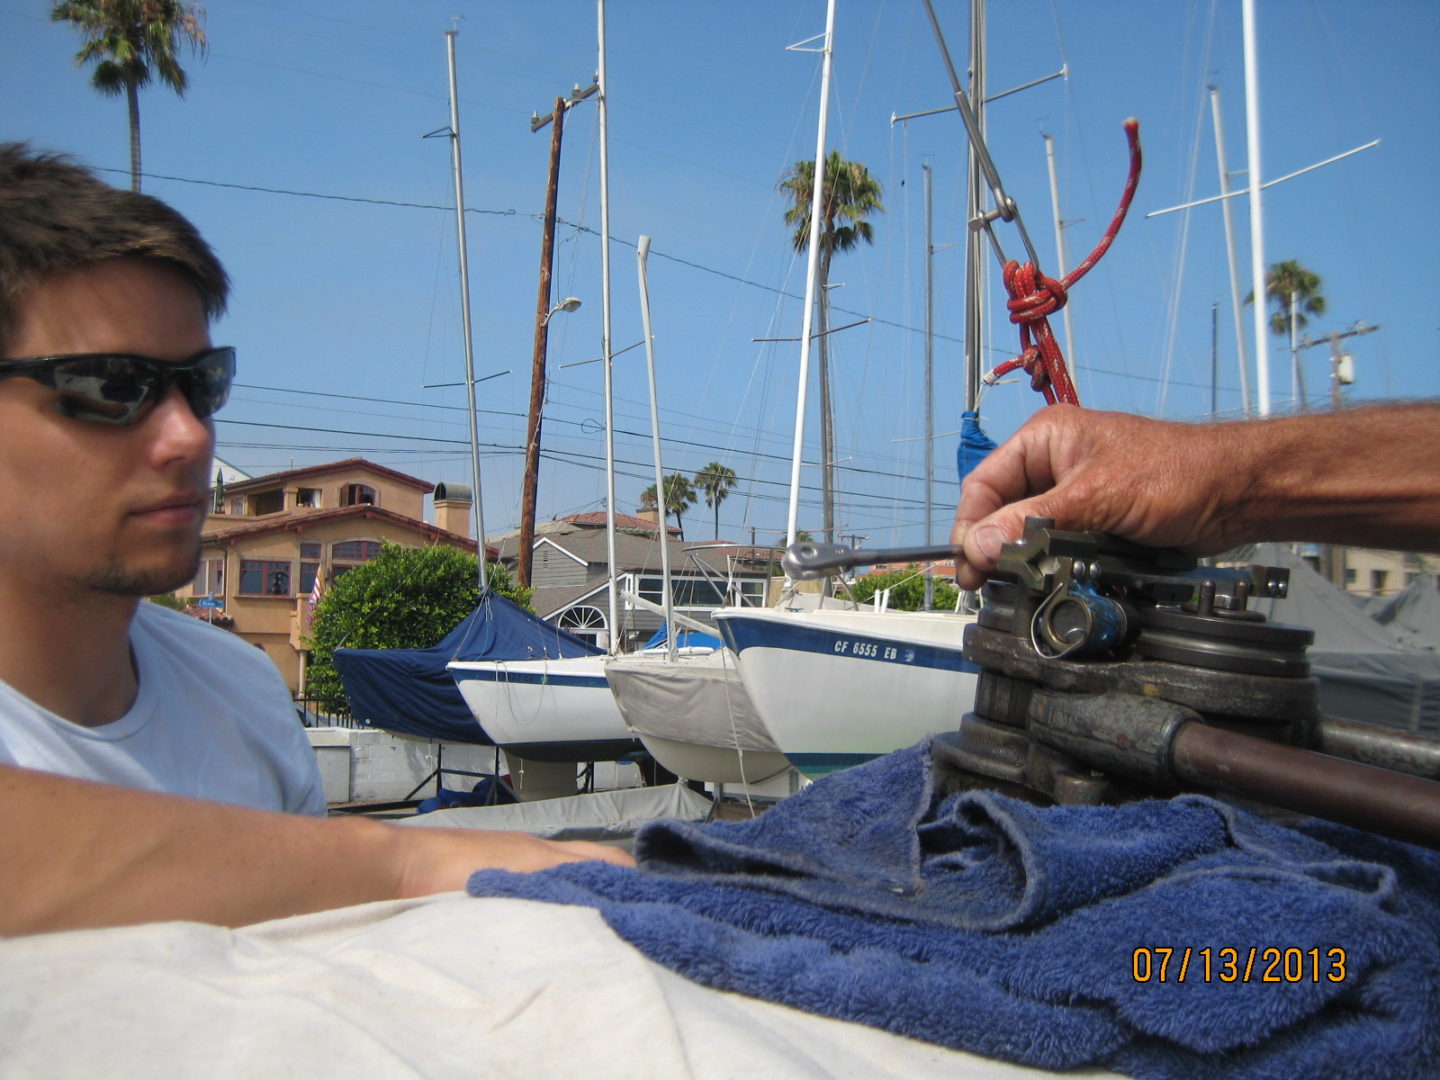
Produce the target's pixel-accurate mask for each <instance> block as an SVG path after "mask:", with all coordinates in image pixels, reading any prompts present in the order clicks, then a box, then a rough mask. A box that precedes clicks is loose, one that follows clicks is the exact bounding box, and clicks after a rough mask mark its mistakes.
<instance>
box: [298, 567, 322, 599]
mask: <svg viewBox="0 0 1440 1080" xmlns="http://www.w3.org/2000/svg"><path fill="white" fill-rule="evenodd" d="M318 573H320V564H319V563H318V562H302V563H301V564H300V595H301V596H309V595H310V593H311V591H312V590H313V589H314V588H315V575H316V574H318Z"/></svg>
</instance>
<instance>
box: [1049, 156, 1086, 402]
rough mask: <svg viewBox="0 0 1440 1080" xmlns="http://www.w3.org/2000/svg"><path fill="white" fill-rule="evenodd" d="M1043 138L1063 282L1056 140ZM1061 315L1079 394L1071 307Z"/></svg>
mask: <svg viewBox="0 0 1440 1080" xmlns="http://www.w3.org/2000/svg"><path fill="white" fill-rule="evenodd" d="M1041 137H1042V138H1043V139H1044V140H1045V166H1046V170H1047V171H1048V172H1049V174H1050V212H1051V214H1052V215H1053V216H1054V218H1055V258H1056V260H1057V262H1056V266H1055V276H1056V277H1057V278H1061V279H1062V280H1063V279H1064V277H1065V272H1066V268H1067V267H1068V266H1069V264H1070V256H1069V252H1067V251H1066V249H1065V222H1064V219H1063V218H1061V217H1060V184H1059V182H1058V181H1057V180H1056V178H1055V139H1054V138H1053V137H1052V136H1050V135H1048V134H1045V133H1043V132H1042V133H1041ZM1060 314H1061V317H1062V318H1063V319H1064V322H1065V352H1066V354H1067V355H1066V357H1065V359H1066V360H1067V361H1068V362H1069V364H1070V383H1071V385H1073V386H1074V387H1075V392H1076V393H1077V394H1078V393H1079V392H1080V384H1079V383H1078V382H1076V381H1075V376H1076V375H1077V374H1078V373H1079V370H1080V367H1079V365H1078V364H1077V363H1076V362H1075V328H1074V327H1073V326H1071V324H1070V305H1069V304H1066V305H1065V306H1064V307H1063V308H1061V309H1060Z"/></svg>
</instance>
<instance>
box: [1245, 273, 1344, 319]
mask: <svg viewBox="0 0 1440 1080" xmlns="http://www.w3.org/2000/svg"><path fill="white" fill-rule="evenodd" d="M1322 284H1323V282H1322V281H1321V279H1320V275H1319V274H1316V273H1314V272H1313V271H1310V270H1307V269H1305V267H1303V266H1301V265H1300V263H1299V262H1298V261H1297V260H1295V259H1287V260H1286V261H1285V262H1278V263H1275V264H1274V265H1273V266H1271V267H1270V272H1269V273H1268V274H1266V275H1265V295H1266V296H1267V297H1268V298H1269V299H1271V300H1273V301H1275V308H1276V310H1275V312H1274V313H1273V314H1272V315H1271V316H1270V332H1271V333H1272V334H1288V333H1289V332H1290V304H1291V298H1292V297H1293V298H1294V300H1295V303H1296V304H1297V309H1296V311H1295V326H1296V329H1304V328H1305V326H1306V325H1307V324H1308V323H1309V321H1310V320H1308V319H1307V318H1305V316H1306V315H1323V314H1325V297H1323V296H1321V295H1320V286H1321V285H1322ZM1254 301H1255V293H1254V290H1251V292H1250V295H1249V296H1247V297H1245V302H1246V303H1247V304H1250V303H1254Z"/></svg>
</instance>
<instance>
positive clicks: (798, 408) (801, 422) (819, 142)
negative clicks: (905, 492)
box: [785, 0, 835, 546]
mask: <svg viewBox="0 0 1440 1080" xmlns="http://www.w3.org/2000/svg"><path fill="white" fill-rule="evenodd" d="M834 35H835V0H829V2H828V3H827V5H826V11H825V44H824V45H823V46H822V47H821V50H820V52H821V56H822V57H823V59H822V62H821V66H820V123H819V129H818V131H817V133H816V136H815V179H814V182H813V183H812V184H811V185H810V186H811V189H812V190H811V193H810V248H809V252H808V255H807V258H806V265H805V315H804V318H803V319H802V321H801V325H800V383H799V386H798V387H797V389H796V392H795V445H794V449H793V452H792V455H791V460H790V508H789V514H788V516H787V518H786V523H785V543H786V545H787V546H788V545H790V544H793V543H795V533H796V526H797V523H798V521H799V516H800V459H801V455H802V453H803V450H804V442H805V398H806V392H807V389H808V386H809V381H810V334H811V331H812V330H813V328H814V318H815V283H816V280H817V279H818V277H819V273H820V243H819V240H818V236H817V234H818V233H819V225H820V209H821V206H822V202H821V196H822V192H823V189H824V187H825V140H826V135H827V126H828V124H829V120H830V68H831V59H832V55H833V50H832V45H833V42H834ZM810 40H812V41H813V40H814V39H813V38H811V39H810ZM802 44H803V43H802ZM795 47H796V46H792V48H795ZM827 464H828V463H827V462H821V467H822V468H823V467H825V466H826V465H827Z"/></svg>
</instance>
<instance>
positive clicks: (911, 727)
mask: <svg viewBox="0 0 1440 1080" xmlns="http://www.w3.org/2000/svg"><path fill="white" fill-rule="evenodd" d="M833 30H834V3H833V0H832V2H831V4H830V8H829V15H828V17H827V28H826V35H825V47H824V52H825V67H824V75H823V77H822V89H821V109H820V128H819V138H818V140H817V141H818V147H817V153H816V166H815V176H816V178H817V179H816V183H815V185H814V187H815V191H814V202H813V203H812V209H811V220H812V221H815V220H818V218H819V206H820V200H821V188H822V187H823V183H824V175H825V170H824V154H825V149H826V147H825V128H826V107H827V104H828V101H827V98H828V88H829V70H830V53H831V47H832V41H833ZM976 96H977V100H978V98H979V96H980V95H979V94H978V93H977V95H976ZM817 231H818V230H813V229H812V230H811V236H810V264H811V267H810V272H809V273H808V274H807V282H806V299H805V304H806V308H805V317H804V327H803V330H802V337H801V384H800V391H799V401H798V403H797V409H796V436H795V449H794V459H793V462H792V472H791V493H790V518H789V538H788V540H789V542H790V543H792V544H793V543H794V542H795V537H796V527H795V526H796V516H797V506H798V496H799V464H800V453H801V451H800V448H801V443H802V438H803V427H804V406H805V400H804V399H805V372H806V370H807V365H808V358H809V346H810V337H811V334H810V317H811V309H812V306H813V303H814V297H815V274H814V265H815V262H816V259H817V255H818V244H817V241H816V233H817ZM977 286H978V282H977V281H974V280H972V282H971V283H970V286H969V287H970V288H976V287H977ZM927 539H928V538H927ZM715 619H716V623H717V624H718V626H719V628H720V633H721V636H722V637H723V638H724V640H725V643H726V645H727V646H729V648H730V649H731V650H732V651H733V652H734V654H735V656H736V662H737V665H738V668H739V673H740V678H741V680H742V681H743V682H744V684H745V689H746V690H747V692H748V693H749V696H750V698H751V699H752V700H753V702H754V704H755V707H756V708H757V709H758V710H759V713H760V718H761V720H762V721H763V722H764V725H765V727H766V729H767V730H768V731H769V732H770V734H771V735H772V736H773V737H774V739H775V741H776V743H777V744H778V746H779V747H780V750H781V751H782V752H783V753H784V754H785V756H786V758H787V759H789V761H790V762H791V763H792V764H794V765H795V766H796V768H798V769H799V770H800V771H801V772H802V773H804V774H806V775H808V776H816V775H821V774H824V773H826V772H830V771H833V770H835V769H840V768H847V767H849V766H852V765H856V764H859V763H860V762H863V761H866V760H869V759H870V758H873V757H877V756H879V755H881V754H885V753H889V752H890V751H892V750H895V749H898V748H900V747H902V746H908V745H910V744H912V743H914V742H917V741H918V740H920V739H921V738H923V737H925V736H926V735H928V734H930V733H932V732H936V731H942V730H948V729H950V728H953V727H954V726H955V725H956V723H957V722H958V720H959V717H960V716H961V715H962V714H963V713H965V712H966V711H968V710H969V709H970V708H971V705H972V703H973V701H974V696H975V686H976V681H977V679H978V676H979V669H978V668H977V667H976V666H975V665H974V664H972V663H970V662H969V661H967V660H966V659H965V658H964V655H963V654H962V651H961V646H962V640H963V636H964V632H965V628H966V627H967V626H968V625H970V624H971V623H972V622H974V619H975V616H974V615H973V614H970V613H964V612H936V611H924V612H908V611H905V612H902V611H880V610H873V609H851V610H845V609H843V608H834V607H829V606H820V607H814V606H812V605H808V604H807V605H803V606H802V605H801V604H800V603H799V602H798V593H796V592H795V591H793V590H791V591H790V592H789V595H788V597H787V598H786V599H783V600H782V602H781V604H779V605H778V606H776V607H774V608H770V609H763V610H762V609H753V608H749V609H747V608H725V609H721V610H719V611H717V612H716V613H715Z"/></svg>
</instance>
